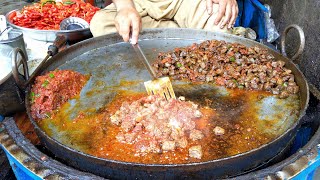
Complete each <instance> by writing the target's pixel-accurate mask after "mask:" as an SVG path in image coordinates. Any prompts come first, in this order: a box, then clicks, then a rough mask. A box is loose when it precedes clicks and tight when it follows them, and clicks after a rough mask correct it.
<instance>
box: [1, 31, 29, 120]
mask: <svg viewBox="0 0 320 180" xmlns="http://www.w3.org/2000/svg"><path fill="white" fill-rule="evenodd" d="M16 47H19V48H20V49H21V50H22V52H23V53H24V54H26V48H25V42H24V39H23V34H22V33H21V32H20V31H17V30H11V31H10V32H9V33H8V39H7V40H2V41H0V49H1V50H0V51H1V52H0V57H1V62H2V63H3V64H2V65H1V71H2V72H1V74H3V73H4V74H3V75H4V76H3V77H1V79H0V115H4V116H9V115H12V114H13V113H16V112H19V111H22V110H24V109H25V108H24V93H21V91H20V90H19V88H18V87H17V85H16V83H15V80H14V78H13V76H12V73H11V70H12V67H11V51H12V49H13V48H16ZM25 58H27V57H25ZM4 64H6V66H5V65H4Z"/></svg>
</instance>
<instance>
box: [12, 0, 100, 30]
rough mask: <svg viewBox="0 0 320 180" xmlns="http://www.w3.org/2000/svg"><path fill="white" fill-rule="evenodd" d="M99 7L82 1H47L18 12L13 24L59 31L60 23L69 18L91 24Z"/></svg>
mask: <svg viewBox="0 0 320 180" xmlns="http://www.w3.org/2000/svg"><path fill="white" fill-rule="evenodd" d="M98 10H99V8H98V7H95V6H92V5H91V4H89V3H85V2H82V1H81V0H65V1H63V2H55V1H54V0H47V1H45V2H42V3H34V4H33V5H30V6H25V7H23V8H22V10H21V11H20V12H16V13H15V14H14V15H13V16H12V18H11V20H12V23H13V24H15V25H17V26H20V27H26V28H32V29H39V30H59V27H60V22H61V21H62V20H64V19H65V18H68V17H79V18H82V19H84V20H86V21H87V22H88V23H90V21H91V19H92V17H93V15H94V14H95V13H96V12H97V11H98Z"/></svg>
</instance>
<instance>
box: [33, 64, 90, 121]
mask: <svg viewBox="0 0 320 180" xmlns="http://www.w3.org/2000/svg"><path fill="white" fill-rule="evenodd" d="M87 80H88V78H87V77H86V76H85V75H82V74H80V73H78V72H75V71H71V70H55V71H50V72H47V73H46V74H44V75H42V76H38V77H37V78H36V79H35V82H34V84H33V85H32V88H31V93H30V99H31V115H32V117H33V118H35V119H44V118H50V117H51V115H52V112H53V110H56V109H57V108H58V107H60V106H61V105H62V104H63V103H65V102H67V101H68V100H69V99H70V98H72V97H75V96H77V95H78V94H79V93H80V91H81V89H82V87H83V86H84V85H85V83H86V82H87Z"/></svg>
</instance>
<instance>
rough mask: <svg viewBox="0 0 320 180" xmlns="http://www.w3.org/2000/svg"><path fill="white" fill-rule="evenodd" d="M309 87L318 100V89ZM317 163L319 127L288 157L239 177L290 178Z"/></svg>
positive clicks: (319, 141) (319, 162)
mask: <svg viewBox="0 0 320 180" xmlns="http://www.w3.org/2000/svg"><path fill="white" fill-rule="evenodd" d="M309 87H310V92H311V93H312V94H313V95H314V96H315V97H316V98H317V99H318V100H319V101H320V91H319V90H318V89H317V88H316V87H315V86H314V85H313V84H310V83H309ZM317 164H320V128H318V130H317V131H316V133H315V134H314V135H313V136H312V138H311V139H310V140H309V142H308V143H307V144H306V145H305V146H304V147H303V148H301V149H299V150H298V151H297V152H296V153H295V154H293V155H291V156H290V157H289V158H287V159H285V160H283V161H281V162H279V163H277V164H275V165H273V166H270V167H268V168H266V169H262V170H259V171H256V172H253V173H249V174H247V175H243V176H241V177H239V179H246V180H247V179H256V178H263V179H272V180H273V179H292V178H297V177H298V176H304V175H308V174H305V172H303V171H307V169H308V167H310V166H314V165H317ZM311 170H312V168H311ZM300 173H301V174H300ZM307 173H310V172H307ZM237 179H238V178H237ZM298 179H299V178H298Z"/></svg>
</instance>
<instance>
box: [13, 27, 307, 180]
mask: <svg viewBox="0 0 320 180" xmlns="http://www.w3.org/2000/svg"><path fill="white" fill-rule="evenodd" d="M290 28H291V27H290ZM140 39H141V41H139V43H140V45H141V47H142V48H143V50H144V51H145V52H146V55H147V57H148V58H149V59H150V60H154V59H156V56H157V53H155V52H154V50H155V49H156V50H158V52H159V51H168V50H172V49H173V48H175V47H182V46H187V45H190V44H192V43H193V42H201V41H203V40H207V39H217V40H225V41H227V42H238V43H241V44H244V45H246V46H259V47H262V48H267V47H266V46H264V45H262V44H259V43H257V42H255V41H251V40H248V39H244V38H241V37H237V36H233V35H228V34H223V33H218V32H208V31H203V30H192V29H151V30H145V31H143V32H142V33H141V36H140ZM268 50H269V52H270V53H271V54H273V55H274V56H275V57H276V58H277V59H279V60H282V61H285V62H286V67H287V68H289V69H291V70H292V73H293V74H294V75H295V80H296V82H297V84H298V85H299V87H300V94H299V95H300V105H299V106H300V107H299V117H296V118H295V119H293V120H292V121H291V122H289V121H288V122H287V124H285V123H284V124H283V125H280V126H278V127H277V128H278V129H277V130H278V132H281V133H280V134H279V135H278V136H277V138H275V139H274V140H272V141H271V142H269V143H267V144H264V145H262V146H260V147H259V148H256V149H253V150H251V151H248V152H244V153H241V154H237V155H234V156H231V157H226V158H221V159H216V160H212V161H207V162H200V163H189V164H167V165H163V164H139V163H128V162H120V161H115V160H109V159H103V158H97V157H94V156H92V155H88V154H85V153H83V152H81V151H79V149H77V148H75V147H73V146H72V145H71V144H68V143H65V141H64V139H63V136H61V135H59V136H55V134H54V133H59V132H54V133H53V134H51V136H49V135H48V133H46V132H45V131H44V130H43V129H41V127H40V126H39V125H38V124H37V122H36V121H35V120H34V119H33V118H32V117H31V115H30V100H29V99H28V96H27V97H26V109H27V112H28V115H29V118H30V120H31V122H32V124H33V125H34V127H35V130H36V132H37V134H38V136H39V137H40V140H41V142H42V143H43V144H44V145H45V146H46V147H47V148H48V149H49V150H50V151H51V152H52V153H53V154H54V155H55V156H56V157H57V158H58V159H61V160H62V161H64V162H66V163H67V164H69V165H71V166H73V167H76V168H78V169H80V170H83V171H88V172H92V173H94V174H97V175H100V176H103V177H107V178H115V179H126V178H130V179H131V178H153V179H158V178H168V179H174V178H221V177H227V176H235V175H238V174H241V173H243V172H245V171H248V170H250V169H254V168H257V167H259V166H261V165H263V164H265V163H266V162H267V161H269V160H271V159H272V158H273V157H274V156H276V155H277V154H279V153H281V152H282V151H283V150H284V149H285V148H286V147H287V146H288V144H289V143H290V142H291V140H292V139H293V137H294V136H295V134H296V132H297V130H298V128H299V127H300V125H301V123H302V122H301V117H302V116H303V115H304V113H305V110H306V108H307V104H308V100H309V91H308V85H307V82H306V80H305V77H304V76H303V74H302V73H301V71H300V70H299V69H298V68H297V66H296V65H295V64H294V63H292V62H291V61H290V60H289V59H288V58H286V57H284V56H282V55H280V54H279V53H277V52H275V51H273V50H271V49H269V48H268ZM19 52H21V51H19V50H16V53H19ZM135 59H136V58H135V54H134V51H133V49H132V47H131V46H130V44H128V43H124V42H122V39H121V37H120V36H118V35H117V34H110V35H106V36H102V37H98V38H92V39H89V40H86V41H83V42H80V43H78V44H75V45H73V46H71V47H69V48H67V49H65V50H63V51H61V52H59V53H58V54H57V55H55V56H54V57H52V58H51V59H49V60H48V61H47V62H46V63H45V64H44V65H43V66H42V67H40V72H41V74H43V73H45V72H48V71H51V70H54V69H57V68H58V69H73V70H75V71H78V72H81V73H83V74H91V80H89V83H88V84H89V85H88V84H87V85H86V87H85V88H84V90H83V91H91V92H93V93H91V94H95V95H94V96H91V98H88V99H86V98H85V97H84V98H82V103H83V105H82V106H80V109H81V110H85V109H86V108H88V106H90V108H92V107H94V108H96V109H99V107H102V106H103V105H105V104H106V103H108V102H110V100H111V99H112V98H113V97H114V91H113V90H114V89H113V88H114V87H118V88H119V84H120V83H121V82H120V81H121V80H126V81H139V82H143V81H146V80H148V79H150V77H149V75H148V72H147V71H146V70H145V68H144V66H143V64H141V63H140V62H139V61H136V60H135ZM25 67H26V66H25ZM25 69H26V68H25ZM25 71H27V69H26V70H25ZM26 74H28V73H27V72H26ZM28 77H29V76H28V75H27V76H26V79H27V80H28ZM32 77H34V76H32ZM33 80H34V78H31V79H29V80H28V82H27V83H22V82H19V83H18V84H20V85H22V86H23V85H27V84H29V85H27V87H26V93H27V94H29V93H30V84H32V82H33ZM174 85H175V83H174ZM93 87H94V88H93ZM121 88H124V89H125V90H126V88H127V89H130V90H135V91H143V89H144V87H143V83H138V85H136V86H132V87H130V86H128V87H121ZM175 90H177V88H176V89H175ZM82 93H83V92H82ZM83 94H85V93H83ZM275 111H277V112H276V113H278V114H286V109H285V108H284V109H283V108H281V107H279V110H275ZM273 113H274V112H273ZM285 118H289V119H290V118H291V119H292V118H293V117H285ZM66 144H67V145H66Z"/></svg>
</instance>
